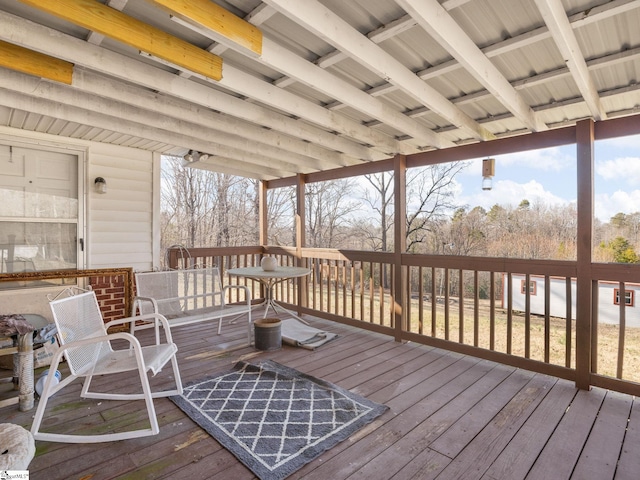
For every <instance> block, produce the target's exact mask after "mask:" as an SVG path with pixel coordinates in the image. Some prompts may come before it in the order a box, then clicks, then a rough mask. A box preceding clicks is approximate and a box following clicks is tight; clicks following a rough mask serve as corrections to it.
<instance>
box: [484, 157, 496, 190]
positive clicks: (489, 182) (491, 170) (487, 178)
mask: <svg viewBox="0 0 640 480" xmlns="http://www.w3.org/2000/svg"><path fill="white" fill-rule="evenodd" d="M495 174H496V159H495V158H485V159H484V160H482V189H483V190H491V188H492V187H493V176H494V175H495Z"/></svg>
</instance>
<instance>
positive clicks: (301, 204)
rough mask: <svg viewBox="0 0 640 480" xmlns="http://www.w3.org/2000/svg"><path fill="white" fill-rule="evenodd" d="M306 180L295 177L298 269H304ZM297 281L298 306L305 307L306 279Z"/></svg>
mask: <svg viewBox="0 0 640 480" xmlns="http://www.w3.org/2000/svg"><path fill="white" fill-rule="evenodd" d="M306 183H307V180H306V177H305V175H303V174H301V173H299V174H298V175H297V182H296V265H297V266H299V267H305V266H306V265H304V262H303V260H302V249H303V248H304V247H305V245H306V242H307V239H306V222H307V220H306V215H305V211H306V210H305V203H306V200H305V186H306ZM297 281H298V306H299V307H306V306H307V299H308V298H309V297H308V295H307V285H308V283H307V282H308V278H307V277H301V278H298V279H297ZM301 314H302V312H301V311H300V310H298V315H301Z"/></svg>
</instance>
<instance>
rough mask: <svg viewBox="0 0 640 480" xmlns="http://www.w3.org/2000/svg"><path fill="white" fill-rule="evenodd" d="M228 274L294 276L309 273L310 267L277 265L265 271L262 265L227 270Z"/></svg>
mask: <svg viewBox="0 0 640 480" xmlns="http://www.w3.org/2000/svg"><path fill="white" fill-rule="evenodd" d="M227 273H228V274H229V275H235V276H239V277H249V278H258V279H260V278H296V277H304V276H306V275H309V274H310V273H311V269H310V268H304V267H286V266H278V267H276V269H275V270H272V271H266V270H263V269H262V267H241V268H231V269H229V270H227Z"/></svg>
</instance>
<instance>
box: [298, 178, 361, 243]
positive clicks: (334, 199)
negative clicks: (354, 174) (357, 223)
mask: <svg viewBox="0 0 640 480" xmlns="http://www.w3.org/2000/svg"><path fill="white" fill-rule="evenodd" d="M354 186H355V184H354V182H353V180H349V179H342V180H334V181H330V182H318V183H311V184H308V185H307V186H306V192H305V198H306V205H305V209H306V217H307V226H306V232H307V246H309V247H323V248H337V247H339V246H341V243H342V242H343V241H344V240H345V239H346V238H347V237H348V234H347V231H346V227H347V226H348V222H349V220H350V214H351V213H353V212H354V211H356V210H357V209H358V206H359V205H358V203H357V202H356V201H354V200H350V197H349V195H350V193H351V192H353V190H354Z"/></svg>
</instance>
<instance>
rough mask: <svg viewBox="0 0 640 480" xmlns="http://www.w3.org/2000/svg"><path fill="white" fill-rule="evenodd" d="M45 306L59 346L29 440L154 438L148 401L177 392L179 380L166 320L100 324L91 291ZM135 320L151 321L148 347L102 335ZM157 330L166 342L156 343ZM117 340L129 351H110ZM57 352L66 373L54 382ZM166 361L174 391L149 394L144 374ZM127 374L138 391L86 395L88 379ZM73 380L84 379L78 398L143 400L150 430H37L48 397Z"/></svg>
mask: <svg viewBox="0 0 640 480" xmlns="http://www.w3.org/2000/svg"><path fill="white" fill-rule="evenodd" d="M50 306H51V310H52V312H53V317H54V320H55V322H56V326H57V327H58V338H59V341H60V344H61V346H60V348H59V349H58V350H57V351H56V353H55V354H54V356H53V358H52V361H51V366H50V368H49V374H48V376H47V379H46V381H45V384H44V389H43V391H42V395H41V398H40V402H39V404H38V409H37V410H36V414H35V417H34V420H33V425H32V426H31V433H32V434H33V436H34V438H35V439H36V440H46V441H54V442H67V443H93V442H108V441H113V440H123V439H127V438H137V437H143V436H147V435H156V434H158V432H159V431H160V429H159V427H158V420H157V418H156V413H155V408H154V405H153V398H157V397H166V396H170V395H180V394H182V381H181V379H180V373H179V371H178V362H177V360H176V351H177V350H178V348H177V347H176V345H175V343H173V340H172V337H171V330H170V329H169V324H168V322H167V320H166V319H165V318H164V317H163V316H162V315H158V314H147V315H141V316H138V317H129V318H123V319H120V320H114V321H112V322H109V323H106V324H105V323H104V322H103V320H102V315H101V313H100V307H99V306H98V301H97V299H96V296H95V293H94V292H92V291H89V292H86V293H81V294H77V295H72V296H69V297H66V298H61V299H59V300H54V301H52V302H50ZM136 320H145V321H148V322H149V321H155V330H156V331H155V344H154V345H151V346H141V345H140V342H139V341H138V339H137V338H136V337H135V336H133V335H132V334H130V333H125V332H118V333H111V334H109V333H107V329H108V328H109V327H111V326H113V325H118V324H125V323H130V322H132V321H136ZM160 326H162V327H163V328H164V334H165V338H166V343H160V328H159V327H160ZM118 339H120V340H124V341H125V342H128V343H129V348H125V349H121V350H114V349H113V348H112V345H111V341H112V340H118ZM63 354H64V356H65V358H66V360H67V362H68V366H69V370H70V375H69V376H68V377H67V378H64V379H63V380H62V381H61V382H60V383H58V384H55V383H54V381H53V380H52V379H53V378H54V376H55V371H56V370H57V369H58V364H59V363H60V361H61V360H62V355H63ZM169 360H171V365H172V370H173V375H174V377H175V386H176V388H175V389H173V390H168V391H167V390H164V391H160V392H153V393H152V392H151V387H150V386H149V378H148V377H147V372H151V373H152V374H153V375H156V374H157V373H158V372H160V370H161V369H162V367H163V366H164V365H165V364H166V363H167V362H169ZM128 371H137V372H138V374H139V377H140V383H141V384H142V393H102V392H96V391H89V387H90V385H91V380H92V378H93V376H95V375H107V374H111V373H121V372H128ZM78 377H85V381H84V385H83V387H82V392H81V394H80V396H81V397H83V398H101V399H107V400H144V401H145V404H146V408H147V415H148V418H149V422H150V424H151V426H150V428H145V429H140V430H130V431H124V432H119V433H105V434H98V435H79V434H62V433H46V432H41V431H40V425H41V423H42V418H43V416H44V413H45V409H46V405H47V402H48V400H49V398H50V397H51V396H52V395H53V394H55V393H56V392H58V391H59V390H60V389H62V388H63V387H65V386H66V385H68V384H69V383H70V382H72V381H73V380H74V379H76V378H78Z"/></svg>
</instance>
